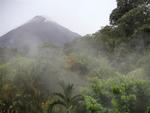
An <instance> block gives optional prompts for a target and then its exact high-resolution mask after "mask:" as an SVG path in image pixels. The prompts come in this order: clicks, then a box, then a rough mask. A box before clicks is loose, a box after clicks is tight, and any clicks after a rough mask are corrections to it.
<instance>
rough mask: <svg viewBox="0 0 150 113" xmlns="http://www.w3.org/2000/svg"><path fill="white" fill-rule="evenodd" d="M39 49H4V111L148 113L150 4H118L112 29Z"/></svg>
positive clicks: (125, 0) (0, 96)
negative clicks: (61, 46) (61, 44)
mask: <svg viewBox="0 0 150 113" xmlns="http://www.w3.org/2000/svg"><path fill="white" fill-rule="evenodd" d="M37 50H38V51H36V53H34V52H33V54H32V55H31V54H28V53H26V52H25V53H24V52H19V51H18V50H16V49H12V48H0V112H2V113H6V112H7V113H8V112H16V113H60V112H61V113H150V1H149V0H117V8H116V9H114V10H113V11H112V13H111V15H110V25H107V26H105V27H103V28H102V29H101V30H99V31H98V32H96V33H94V34H92V35H86V36H84V37H82V38H80V39H76V40H74V41H73V42H70V43H68V44H66V45H65V46H64V48H60V47H57V46H53V45H52V44H43V45H41V46H40V47H38V48H37ZM30 53H31V52H30ZM62 81H63V82H64V83H65V84H61V87H62V89H63V90H61V89H60V87H59V85H58V84H59V83H60V82H62ZM70 83H71V84H70ZM73 86H74V87H73ZM54 92H56V93H54Z"/></svg>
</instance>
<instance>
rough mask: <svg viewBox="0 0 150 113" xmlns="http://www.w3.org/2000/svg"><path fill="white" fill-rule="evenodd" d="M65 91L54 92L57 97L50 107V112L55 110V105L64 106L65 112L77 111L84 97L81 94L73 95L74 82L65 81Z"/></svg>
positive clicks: (63, 85)
mask: <svg viewBox="0 0 150 113" xmlns="http://www.w3.org/2000/svg"><path fill="white" fill-rule="evenodd" d="M61 87H62V89H63V93H54V94H53V95H54V96H56V97H57V99H56V100H54V101H53V102H52V103H51V104H50V105H49V107H48V113H52V112H54V110H53V109H54V107H55V106H57V105H60V106H63V107H64V108H65V113H71V111H72V112H73V111H75V110H76V108H77V106H78V105H79V104H80V102H83V97H82V96H81V95H73V90H74V87H73V84H67V85H65V84H64V83H63V84H61Z"/></svg>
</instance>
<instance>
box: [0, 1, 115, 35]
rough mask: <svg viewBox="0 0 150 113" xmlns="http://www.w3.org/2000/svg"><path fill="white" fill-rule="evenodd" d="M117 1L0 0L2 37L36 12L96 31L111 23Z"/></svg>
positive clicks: (76, 27)
mask: <svg viewBox="0 0 150 113" xmlns="http://www.w3.org/2000/svg"><path fill="white" fill-rule="evenodd" d="M115 1H116V0H0V36H1V35H3V34H5V33H7V32H8V31H10V30H12V29H14V28H16V27H18V26H20V25H22V24H23V23H25V22H27V21H28V20H30V19H31V18H33V17H34V16H36V15H44V16H47V17H48V18H50V19H51V20H53V21H55V22H57V23H59V24H61V25H63V26H65V27H67V28H69V29H70V30H72V31H74V32H77V33H79V34H81V35H85V34H90V33H94V32H96V31H97V30H99V29H100V28H101V27H102V26H104V25H106V24H109V14H110V13H111V11H112V10H113V9H114V8H115V7H116V2H115Z"/></svg>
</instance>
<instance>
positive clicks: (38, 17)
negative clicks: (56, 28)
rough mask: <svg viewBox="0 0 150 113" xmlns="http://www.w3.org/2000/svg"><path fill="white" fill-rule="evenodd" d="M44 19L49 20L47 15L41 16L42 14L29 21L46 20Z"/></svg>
mask: <svg viewBox="0 0 150 113" xmlns="http://www.w3.org/2000/svg"><path fill="white" fill-rule="evenodd" d="M46 21H51V20H50V19H49V18H48V17H45V16H42V15H37V16H35V17H33V18H32V20H31V22H46Z"/></svg>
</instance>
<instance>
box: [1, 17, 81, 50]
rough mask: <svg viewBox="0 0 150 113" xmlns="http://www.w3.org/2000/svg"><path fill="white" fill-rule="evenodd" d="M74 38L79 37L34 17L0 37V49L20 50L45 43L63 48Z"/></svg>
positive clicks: (41, 18) (55, 24) (50, 22)
mask: <svg viewBox="0 0 150 113" xmlns="http://www.w3.org/2000/svg"><path fill="white" fill-rule="evenodd" d="M76 37H80V35H79V34H77V33H74V32H72V31H70V30H68V29H67V28H64V27H63V26H61V25H59V24H57V23H55V22H52V21H49V20H47V19H46V18H44V17H42V16H36V17H34V18H33V19H32V20H30V21H29V22H27V23H26V24H24V25H22V26H20V27H18V28H16V29H14V30H12V31H10V32H8V33H7V34H5V35H3V36H2V37H0V47H11V48H18V49H21V48H23V47H36V46H39V44H42V43H45V42H46V43H51V44H54V45H58V46H63V45H64V44H65V43H67V42H70V41H72V40H73V39H74V38H76Z"/></svg>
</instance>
